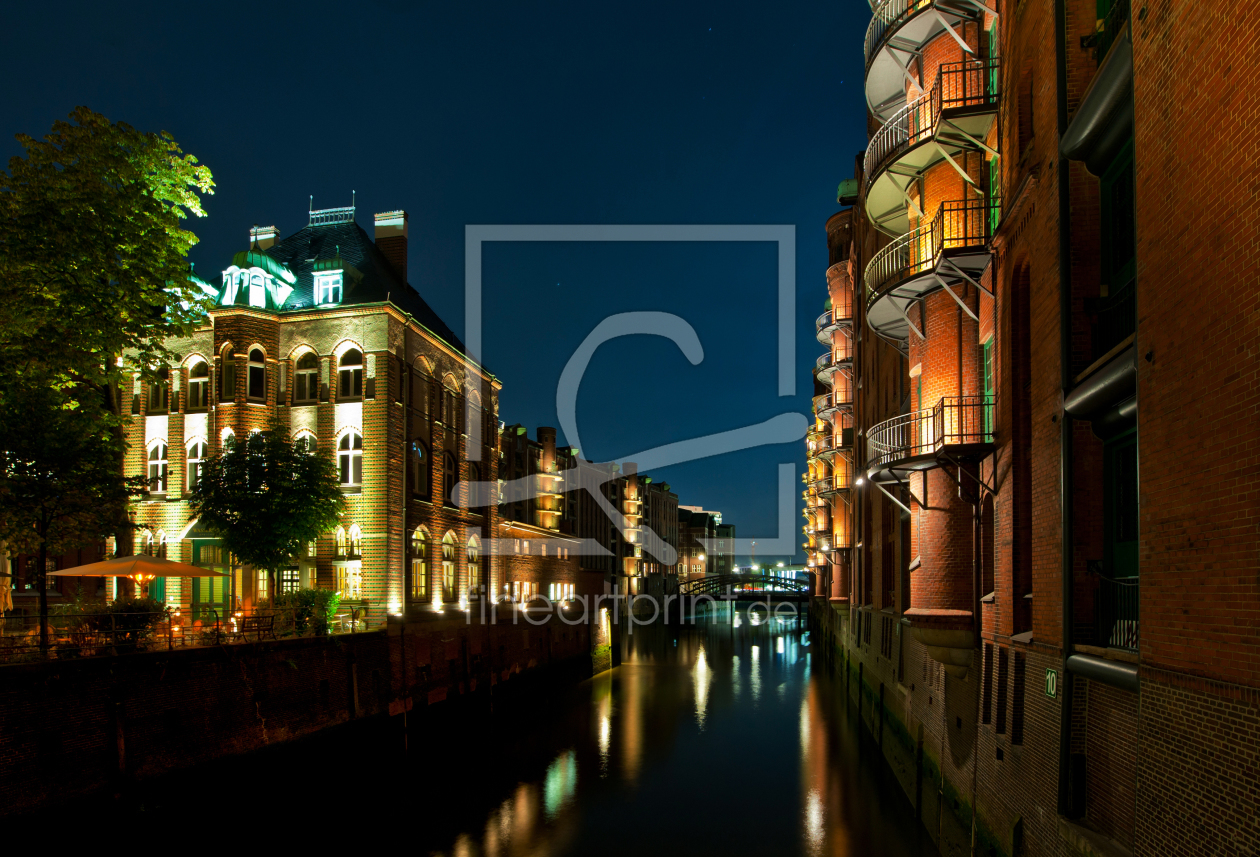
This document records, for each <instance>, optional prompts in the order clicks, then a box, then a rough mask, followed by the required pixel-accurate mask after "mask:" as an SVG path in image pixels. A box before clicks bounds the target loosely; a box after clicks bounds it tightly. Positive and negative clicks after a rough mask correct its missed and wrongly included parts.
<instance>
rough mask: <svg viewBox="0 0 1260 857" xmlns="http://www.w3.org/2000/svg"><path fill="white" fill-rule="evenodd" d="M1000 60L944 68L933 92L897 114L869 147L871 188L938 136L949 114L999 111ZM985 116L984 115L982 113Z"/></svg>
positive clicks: (867, 167) (867, 159)
mask: <svg viewBox="0 0 1260 857" xmlns="http://www.w3.org/2000/svg"><path fill="white" fill-rule="evenodd" d="M997 71H998V60H996V59H989V60H963V61H962V62H953V63H946V64H944V65H942V66H941V67H940V71H939V72H938V73H937V75H936V81H935V82H934V83H933V84H932V88H931V89H930V90H928V91H927V92H925V93H924V94H923V95H921V96H919V98H917V99H915V100H914V101H912V102H910V103H909V104H907V105H906V106H905V107H903V108H901V109H900V110H898V111H897V112H896V113H894V114H893V116H892V118H891V119H889V120H888V121H887V122H885V123H884V126H883V127H882V128H880V129H879V130H878V131H876V132H875V136H874V137H872V138H871V144H870V145H869V146H867V147H866V157H865V159H864V168H865V171H866V182H867V185H868V186H869V185H870V184H871V183H872V182H873V181H874V180H875V178H876V177H877V176H878V174H879V172H880V171H881V170H882V169H883V168H884V167H885V166H887V165H888V163H889V162H891V161H892V159H893V158H895V157H897V156H898V155H899V154H901V153H902V152H904V151H905V150H907V149H909V148H910V147H912V146H914V145H917V144H918V143H921V142H923V141H925V140H930V139H931V138H932V135H933V134H935V133H936V128H937V125H938V124H939V123H940V120H941V114H942V113H943V112H944V111H946V110H954V109H958V108H964V107H971V108H982V107H993V108H995V109H996V107H997V103H998V93H997V90H996V81H997V80H998V77H999V75H998V74H997ZM980 112H983V111H980Z"/></svg>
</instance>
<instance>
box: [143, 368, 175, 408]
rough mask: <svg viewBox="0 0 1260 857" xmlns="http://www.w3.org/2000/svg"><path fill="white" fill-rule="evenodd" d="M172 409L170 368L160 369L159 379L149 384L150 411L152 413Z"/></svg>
mask: <svg viewBox="0 0 1260 857" xmlns="http://www.w3.org/2000/svg"><path fill="white" fill-rule="evenodd" d="M170 409H171V383H170V370H168V369H161V370H159V371H158V380H156V381H154V382H152V383H151V384H149V408H148V413H150V414H160V413H166V412H167V411H169V410H170Z"/></svg>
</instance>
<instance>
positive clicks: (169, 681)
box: [0, 614, 612, 815]
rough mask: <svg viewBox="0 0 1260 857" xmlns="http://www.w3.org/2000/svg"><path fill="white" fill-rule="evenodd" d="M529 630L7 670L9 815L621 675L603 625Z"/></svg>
mask: <svg viewBox="0 0 1260 857" xmlns="http://www.w3.org/2000/svg"><path fill="white" fill-rule="evenodd" d="M516 618H517V621H516V622H515V623H513V622H512V621H511V620H510V619H509V620H508V621H506V622H505V621H500V622H499V623H498V624H482V623H480V622H477V621H474V622H473V623H471V624H470V623H468V622H467V621H466V619H465V617H464V616H463V614H459V615H457V616H454V617H450V618H444V619H429V620H424V621H418V622H410V621H409V622H406V623H403V622H401V621H400V622H390V623H389V624H388V625H387V626H386V627H384V628H381V629H379V630H374V631H370V632H364V633H358V634H342V635H336V636H327V637H308V638H295V639H282V640H264V641H261V642H253V643H234V644H231V645H223V646H207V647H199V648H187V649H175V650H172V651H154V652H138V653H133V654H120V655H116V656H113V657H97V658H84V659H81V660H54V661H48V662H38V663H28V664H13V665H8V666H3V667H0V815H14V814H20V813H23V812H29V811H32V810H35V809H38V808H42V807H47V806H49V805H54V804H57V803H62V802H68V801H72V800H75V799H78V798H84V797H88V796H92V795H97V794H117V793H120V792H121V791H123V790H125V789H126V788H127V787H128V785H129V784H130V783H134V782H136V781H138V780H141V779H147V778H152V777H157V776H159V775H162V774H165V773H168V772H173V771H177V770H181V769H188V768H193V767H195V766H198V765H202V764H206V763H211V762H215V761H218V760H222V759H225V758H228V757H231V756H236V755H240V754H244V753H249V752H252V751H255V750H260V749H263V748H265V747H268V746H272V745H276V744H280V743H284V742H289V741H294V740H297V739H300V738H304V737H306V736H311V735H314V734H316V733H319V732H321V731H324V730H329V729H334V728H337V727H341V726H344V725H346V724H351V723H354V722H355V721H367V720H371V719H376V720H380V721H384V720H387V719H390V718H393V720H394V721H395V722H397V723H398V726H399V730H400V736H401V734H402V731H403V727H404V725H405V723H406V721H407V718H408V717H409V716H411V717H416V716H417V715H421V714H424V715H428V714H440V711H441V709H443V708H444V707H449V706H450V705H452V704H454V705H458V706H461V708H460V710H461V711H464V710H468V711H477V710H481V709H485V710H489V709H490V708H492V707H493V706H494V705H495V703H496V701H498V700H502V699H504V698H510V697H512V696H513V695H517V694H521V693H525V692H527V691H528V689H529V688H531V687H535V686H554V685H555V684H556V683H560V684H574V683H576V682H577V681H580V680H582V679H584V678H586V677H588V676H590V675H591V674H592V673H593V672H594V671H598V670H599V669H606V668H607V667H608V666H610V665H611V663H612V655H611V652H610V645H609V640H608V634H607V633H604V634H603V635H602V637H601V627H600V626H599V625H598V624H597V625H594V626H591V625H587V624H585V623H577V624H568V623H567V622H565V621H562V620H561V619H560V618H559V617H557V616H555V615H552V616H548V617H542V619H541V621H540V620H539V619H537V618H535V619H534V621H533V622H530V621H527V620H526V619H525V618H524V617H523V616H520V617H516ZM535 623H537V624H535ZM592 631H593V632H594V633H592ZM423 719H424V718H421V720H423ZM400 743H401V737H400Z"/></svg>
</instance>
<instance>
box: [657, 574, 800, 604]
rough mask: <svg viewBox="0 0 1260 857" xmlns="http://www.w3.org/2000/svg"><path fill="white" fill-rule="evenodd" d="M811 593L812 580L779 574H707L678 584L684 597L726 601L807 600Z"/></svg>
mask: <svg viewBox="0 0 1260 857" xmlns="http://www.w3.org/2000/svg"><path fill="white" fill-rule="evenodd" d="M810 590H811V581H810V579H809V578H800V577H795V576H792V577H788V576H786V575H778V574H765V575H762V574H706V575H705V576H704V577H699V578H696V579H695V580H685V581H682V582H681V583H679V585H678V594H679V595H680V596H682V597H694V598H699V597H702V596H706V595H707V596H708V597H710V598H713V599H716V600H723V601H765V600H766V599H767V598H769V599H770V600H771V601H808V600H809V596H810Z"/></svg>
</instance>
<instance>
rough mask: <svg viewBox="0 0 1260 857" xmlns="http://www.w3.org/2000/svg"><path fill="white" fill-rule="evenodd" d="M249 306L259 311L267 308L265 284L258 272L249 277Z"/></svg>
mask: <svg viewBox="0 0 1260 857" xmlns="http://www.w3.org/2000/svg"><path fill="white" fill-rule="evenodd" d="M249 305H250V306H253V307H258V308H259V309H266V308H267V282H266V280H265V279H264V278H263V275H262V274H260V273H258V271H254V272H252V273H251V274H250V275H249Z"/></svg>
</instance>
